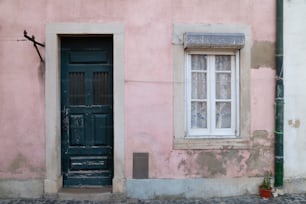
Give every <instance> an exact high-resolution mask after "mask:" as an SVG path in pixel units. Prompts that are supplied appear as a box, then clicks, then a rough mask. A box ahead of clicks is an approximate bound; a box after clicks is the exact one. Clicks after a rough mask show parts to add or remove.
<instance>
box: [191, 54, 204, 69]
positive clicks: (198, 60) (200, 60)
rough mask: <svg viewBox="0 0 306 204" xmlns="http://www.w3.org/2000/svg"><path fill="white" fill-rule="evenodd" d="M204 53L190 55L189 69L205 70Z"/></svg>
mask: <svg viewBox="0 0 306 204" xmlns="http://www.w3.org/2000/svg"><path fill="white" fill-rule="evenodd" d="M206 69H207V59H206V55H191V70H206Z"/></svg>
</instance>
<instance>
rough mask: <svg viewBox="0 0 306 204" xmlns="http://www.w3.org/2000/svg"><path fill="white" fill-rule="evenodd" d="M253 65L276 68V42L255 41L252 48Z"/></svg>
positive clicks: (255, 66)
mask: <svg viewBox="0 0 306 204" xmlns="http://www.w3.org/2000/svg"><path fill="white" fill-rule="evenodd" d="M251 67H252V68H259V67H270V68H273V69H275V43H274V42H268V41H255V42H254V44H253V46H252V49H251Z"/></svg>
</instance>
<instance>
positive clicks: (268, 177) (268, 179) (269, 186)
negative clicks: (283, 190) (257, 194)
mask: <svg viewBox="0 0 306 204" xmlns="http://www.w3.org/2000/svg"><path fill="white" fill-rule="evenodd" d="M271 180H272V172H270V171H269V172H266V174H265V176H264V179H263V181H262V184H261V185H260V186H259V187H260V188H261V189H265V190H271V189H272V184H271Z"/></svg>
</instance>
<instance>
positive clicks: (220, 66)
mask: <svg viewBox="0 0 306 204" xmlns="http://www.w3.org/2000/svg"><path fill="white" fill-rule="evenodd" d="M215 59H216V62H215V63H216V70H217V71H231V56H230V55H216V58H215Z"/></svg>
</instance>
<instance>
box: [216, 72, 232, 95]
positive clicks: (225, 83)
mask: <svg viewBox="0 0 306 204" xmlns="http://www.w3.org/2000/svg"><path fill="white" fill-rule="evenodd" d="M216 99H231V74H230V73H216Z"/></svg>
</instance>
